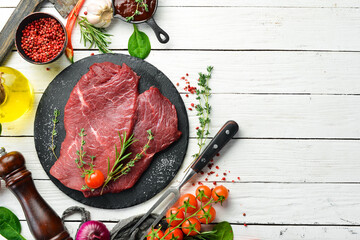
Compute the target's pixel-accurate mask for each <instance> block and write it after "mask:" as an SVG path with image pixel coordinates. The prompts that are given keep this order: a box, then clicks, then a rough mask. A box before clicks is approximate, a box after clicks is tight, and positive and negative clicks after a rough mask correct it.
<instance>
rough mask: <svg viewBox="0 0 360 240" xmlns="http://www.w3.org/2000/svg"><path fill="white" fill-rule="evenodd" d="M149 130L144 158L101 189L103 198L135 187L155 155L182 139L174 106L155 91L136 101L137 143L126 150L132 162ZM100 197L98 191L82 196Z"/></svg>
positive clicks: (144, 142)
mask: <svg viewBox="0 0 360 240" xmlns="http://www.w3.org/2000/svg"><path fill="white" fill-rule="evenodd" d="M148 129H151V132H152V134H153V136H154V139H153V140H152V141H151V142H150V144H149V145H150V148H149V149H148V150H147V151H146V154H145V155H144V156H143V157H142V158H141V159H140V160H139V161H138V162H136V163H135V166H134V167H133V168H131V170H130V172H129V173H128V174H126V175H123V176H122V177H120V178H119V179H118V180H117V181H115V182H111V183H110V184H109V185H108V187H106V188H105V189H104V192H103V194H104V193H107V192H112V193H116V192H121V191H123V190H125V189H129V188H131V187H132V186H134V184H135V183H136V182H137V180H138V179H139V178H140V176H141V175H142V173H143V172H144V171H145V170H146V169H147V168H148V167H149V165H150V163H151V160H152V158H153V156H154V154H155V153H157V152H160V151H162V150H164V149H165V148H167V147H168V146H169V145H170V144H172V143H173V142H175V141H176V140H177V139H179V137H180V136H181V132H180V131H179V130H178V118H177V113H176V109H175V106H174V105H172V103H171V102H170V101H169V99H167V98H166V97H164V96H163V95H162V94H161V93H160V91H159V89H157V88H155V87H151V88H150V89H149V90H147V91H145V92H144V93H142V94H140V95H139V97H138V99H137V110H136V123H135V127H134V130H133V133H134V138H135V139H137V140H138V141H137V142H135V143H134V144H132V145H131V146H130V147H129V152H132V153H133V154H132V156H131V157H132V158H133V157H135V154H136V153H140V152H141V151H142V149H143V146H144V145H145V144H146V143H147V141H148V138H147V137H148V133H147V130H148ZM99 194H100V190H95V191H94V192H86V193H84V195H85V196H86V197H89V196H98V195H99Z"/></svg>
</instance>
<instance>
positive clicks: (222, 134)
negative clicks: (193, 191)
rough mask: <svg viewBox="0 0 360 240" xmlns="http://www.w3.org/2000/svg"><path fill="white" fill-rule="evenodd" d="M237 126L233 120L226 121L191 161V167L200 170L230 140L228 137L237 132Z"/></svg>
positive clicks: (196, 170)
mask: <svg viewBox="0 0 360 240" xmlns="http://www.w3.org/2000/svg"><path fill="white" fill-rule="evenodd" d="M238 130H239V126H238V124H237V123H236V122H235V121H232V120H230V121H227V122H226V123H225V124H224V126H223V127H222V128H221V129H220V130H219V132H218V133H217V134H216V135H215V137H214V138H213V140H211V142H210V143H209V144H208V145H207V147H206V148H205V150H204V151H203V152H202V153H201V154H200V156H199V157H198V158H197V159H196V161H195V162H194V163H193V165H192V166H191V168H192V169H193V170H194V171H195V172H197V173H198V172H200V171H201V169H203V168H204V167H205V166H206V165H207V164H208V163H209V162H210V160H211V159H212V158H213V157H214V156H215V155H216V154H217V153H218V152H219V151H220V150H221V149H222V148H223V147H224V146H225V145H226V144H227V143H228V142H229V141H230V139H231V138H232V137H233V136H234V135H235V134H236V133H237V131H238Z"/></svg>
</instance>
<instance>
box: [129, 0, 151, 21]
mask: <svg viewBox="0 0 360 240" xmlns="http://www.w3.org/2000/svg"><path fill="white" fill-rule="evenodd" d="M135 2H136V3H137V4H136V9H135V12H134V13H133V15H131V16H129V17H126V21H127V22H130V21H132V20H134V17H135V16H136V15H140V11H139V8H140V7H142V8H144V9H145V11H146V12H148V11H149V7H148V5H147V4H146V3H145V2H144V0H135Z"/></svg>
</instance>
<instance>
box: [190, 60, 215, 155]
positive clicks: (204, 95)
mask: <svg viewBox="0 0 360 240" xmlns="http://www.w3.org/2000/svg"><path fill="white" fill-rule="evenodd" d="M213 68H214V67H212V66H208V67H207V69H206V70H207V74H204V73H199V81H198V86H199V88H198V89H196V95H197V97H196V99H197V100H198V104H197V105H196V107H195V109H196V110H197V114H196V115H197V116H199V123H200V127H199V129H198V130H197V132H196V135H197V141H198V143H197V144H198V146H199V151H198V152H197V153H195V154H194V155H193V157H194V158H195V159H196V158H197V157H198V156H199V155H200V153H201V150H202V148H203V147H204V145H205V141H206V137H208V136H209V135H210V132H209V125H210V117H209V116H210V112H211V106H210V104H209V97H210V95H211V93H210V91H211V88H210V87H209V80H210V79H211V73H212V70H213Z"/></svg>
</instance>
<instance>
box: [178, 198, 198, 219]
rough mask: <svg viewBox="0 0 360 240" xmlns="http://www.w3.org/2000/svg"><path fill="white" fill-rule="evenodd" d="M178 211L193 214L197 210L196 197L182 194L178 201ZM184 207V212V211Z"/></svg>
mask: <svg viewBox="0 0 360 240" xmlns="http://www.w3.org/2000/svg"><path fill="white" fill-rule="evenodd" d="M179 205H180V210H182V211H184V213H190V214H191V213H194V212H195V211H196V208H197V205H198V203H197V200H196V197H195V196H194V195H192V194H190V193H187V194H184V195H182V196H181V198H180V201H179ZM185 207H186V211H185Z"/></svg>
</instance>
